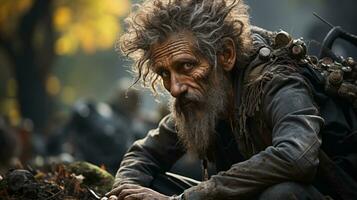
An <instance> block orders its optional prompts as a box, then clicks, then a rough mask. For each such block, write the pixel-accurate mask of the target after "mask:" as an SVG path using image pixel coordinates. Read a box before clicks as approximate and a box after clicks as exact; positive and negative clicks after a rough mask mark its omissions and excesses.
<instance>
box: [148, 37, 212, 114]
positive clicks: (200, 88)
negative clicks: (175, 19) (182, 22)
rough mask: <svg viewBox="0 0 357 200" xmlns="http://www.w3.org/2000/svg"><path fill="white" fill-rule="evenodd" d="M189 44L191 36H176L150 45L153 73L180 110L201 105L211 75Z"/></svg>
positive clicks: (205, 62) (202, 58) (205, 61)
mask: <svg viewBox="0 0 357 200" xmlns="http://www.w3.org/2000/svg"><path fill="white" fill-rule="evenodd" d="M192 42H193V41H192V38H191V37H188V36H184V35H176V36H172V37H170V38H168V39H167V40H166V41H165V42H163V43H160V44H156V45H154V46H153V70H154V71H155V72H156V73H157V74H159V75H160V76H161V78H162V80H163V85H164V87H165V88H166V90H167V91H169V92H170V94H171V95H172V97H174V98H176V103H177V106H179V107H180V108H182V109H184V108H188V107H193V106H194V107H197V106H198V107H201V106H204V104H205V100H206V99H205V96H206V93H207V80H208V75H209V74H210V72H211V66H210V64H209V62H208V61H207V59H205V58H204V57H203V56H200V55H198V54H197V52H195V51H194V48H193V45H192Z"/></svg>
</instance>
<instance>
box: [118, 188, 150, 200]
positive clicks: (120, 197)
mask: <svg viewBox="0 0 357 200" xmlns="http://www.w3.org/2000/svg"><path fill="white" fill-rule="evenodd" d="M144 192H145V189H144V188H138V189H123V190H122V191H121V192H120V194H119V195H118V200H123V199H124V198H125V197H126V196H128V195H131V194H138V193H144Z"/></svg>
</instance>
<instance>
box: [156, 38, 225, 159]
mask: <svg viewBox="0 0 357 200" xmlns="http://www.w3.org/2000/svg"><path fill="white" fill-rule="evenodd" d="M193 41H194V40H193V38H192V37H188V36H183V35H177V36H173V37H170V38H168V39H167V40H166V41H164V42H163V43H160V44H157V45H154V46H153V54H152V66H153V70H154V71H155V72H156V73H157V74H159V75H160V76H161V78H162V80H163V84H164V86H165V88H166V89H167V90H168V91H169V92H170V93H171V95H172V97H173V99H172V102H171V104H172V106H171V112H172V114H173V116H174V118H175V122H176V126H177V128H178V136H179V138H180V140H181V142H182V143H183V144H184V146H185V147H186V149H187V150H188V151H189V152H193V153H195V154H198V155H199V157H201V158H204V157H205V158H209V159H210V157H211V158H212V155H209V154H212V149H213V148H214V141H215V126H216V123H217V121H218V119H219V118H221V117H222V113H225V112H226V111H227V107H228V106H227V102H228V97H229V94H230V91H231V84H230V81H229V78H228V76H227V75H228V73H227V72H225V71H224V70H223V69H222V68H221V67H220V66H218V68H217V70H213V67H212V66H211V65H210V64H209V62H208V60H207V59H206V58H205V57H204V56H200V55H199V54H198V53H197V52H195V50H194V49H195V48H194V47H193V45H192V44H194V43H193Z"/></svg>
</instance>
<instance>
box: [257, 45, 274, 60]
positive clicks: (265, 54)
mask: <svg viewBox="0 0 357 200" xmlns="http://www.w3.org/2000/svg"><path fill="white" fill-rule="evenodd" d="M270 55H271V50H270V49H269V48H267V47H263V48H261V49H260V50H259V58H260V59H261V60H265V61H266V60H269V58H270Z"/></svg>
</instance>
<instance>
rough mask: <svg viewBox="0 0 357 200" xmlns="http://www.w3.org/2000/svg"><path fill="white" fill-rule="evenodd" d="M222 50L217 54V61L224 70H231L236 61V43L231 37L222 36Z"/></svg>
mask: <svg viewBox="0 0 357 200" xmlns="http://www.w3.org/2000/svg"><path fill="white" fill-rule="evenodd" d="M223 44H224V45H223V51H222V52H221V54H219V55H218V62H219V64H220V65H221V66H222V67H223V69H224V70H225V71H227V72H228V71H231V70H232V69H233V67H234V65H235V63H236V57H237V54H236V53H237V52H236V45H235V43H234V41H233V39H232V38H228V37H227V38H223Z"/></svg>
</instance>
